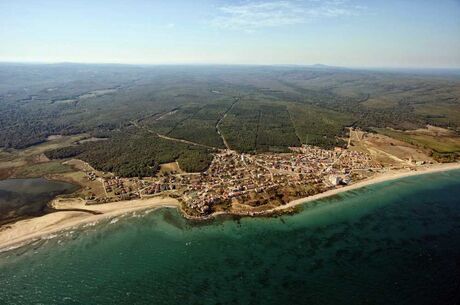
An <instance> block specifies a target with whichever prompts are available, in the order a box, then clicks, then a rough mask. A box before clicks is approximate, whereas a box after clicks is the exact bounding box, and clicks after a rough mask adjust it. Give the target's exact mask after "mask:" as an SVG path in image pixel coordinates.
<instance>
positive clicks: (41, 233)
mask: <svg viewBox="0 0 460 305" xmlns="http://www.w3.org/2000/svg"><path fill="white" fill-rule="evenodd" d="M456 169H460V163H446V164H436V165H430V166H425V167H419V168H417V170H399V171H388V172H387V173H383V174H377V175H376V176H374V177H371V178H369V179H366V180H362V181H359V182H356V183H354V184H351V185H348V186H344V187H340V188H335V189H331V190H328V191H326V192H323V193H319V194H316V195H313V196H309V197H305V198H300V199H296V200H293V201H291V202H289V203H288V204H285V205H282V206H278V207H275V208H272V209H268V210H264V211H260V212H251V211H248V212H216V213H213V214H211V215H208V216H205V217H194V216H190V215H186V214H185V213H184V212H183V211H182V209H181V208H180V203H179V201H177V200H176V199H173V198H171V197H154V198H149V199H136V200H130V201H119V202H112V203H106V204H100V205H90V206H87V205H84V203H83V202H82V203H81V206H80V207H81V208H82V209H84V210H87V211H92V212H99V213H100V214H96V215H94V214H89V213H87V212H78V211H65V210H63V211H60V212H54V213H51V214H47V215H44V216H40V217H36V218H31V219H26V220H20V221H18V222H15V223H13V224H11V225H7V226H5V227H2V228H0V252H3V251H7V250H10V249H14V248H17V247H20V246H22V245H25V244H28V243H30V242H33V241H36V240H39V239H44V238H46V237H47V236H49V235H52V234H54V233H57V232H60V231H63V230H67V229H71V228H75V227H79V226H82V225H84V224H88V223H94V222H98V221H100V220H103V219H107V218H111V217H116V216H121V215H124V214H128V213H133V212H137V211H144V210H150V209H156V208H160V207H170V208H178V209H179V211H180V212H181V214H182V215H183V216H184V217H185V218H187V219H190V220H209V219H212V218H214V217H216V216H219V215H235V216H269V215H273V214H274V213H278V212H283V211H287V210H290V209H292V208H294V207H296V206H299V205H302V204H304V203H307V202H310V201H314V200H319V199H323V198H327V197H331V196H334V195H337V194H339V193H342V192H346V191H350V190H355V189H358V188H362V187H366V186H369V185H373V184H376V183H381V182H385V181H391V180H397V179H400V178H405V177H410V176H416V175H423V174H430V173H436V172H443V171H449V170H456ZM72 207H73V208H75V207H76V206H75V204H72ZM77 207H78V206H77Z"/></svg>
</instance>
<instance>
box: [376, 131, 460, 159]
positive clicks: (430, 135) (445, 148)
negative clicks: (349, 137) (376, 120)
mask: <svg viewBox="0 0 460 305" xmlns="http://www.w3.org/2000/svg"><path fill="white" fill-rule="evenodd" d="M376 131H377V132H379V133H381V134H384V135H386V136H389V137H392V138H395V139H398V140H401V141H404V142H407V143H410V144H414V145H418V146H421V147H425V148H429V149H432V150H434V151H436V152H439V153H454V152H460V136H458V135H456V134H455V133H453V132H449V133H438V132H435V131H431V130H429V129H425V130H423V129H418V130H411V131H398V130H393V129H376Z"/></svg>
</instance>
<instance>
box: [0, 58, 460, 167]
mask: <svg viewBox="0 0 460 305" xmlns="http://www.w3.org/2000/svg"><path fill="white" fill-rule="evenodd" d="M459 97H460V76H459V75H455V74H450V75H447V74H446V75H442V74H440V75H439V74H438V75H436V76H430V75H426V74H409V73H393V72H375V71H361V70H349V69H339V68H327V67H326V68H324V67H321V68H315V67H281V66H280V67H264V66H259V67H256V66H252V67H251V66H233V67H232V66H195V67H193V66H120V65H113V66H112V65H76V64H60V65H14V64H0V147H3V148H5V149H21V148H25V147H28V146H31V145H34V144H37V143H40V142H43V141H46V140H47V138H48V137H49V136H51V135H70V134H80V133H86V134H89V135H90V136H96V137H107V138H109V140H107V141H101V142H94V143H84V144H80V145H74V146H71V147H69V148H63V149H60V150H57V151H51V152H48V153H47V154H48V155H49V156H50V157H53V158H66V157H71V156H78V157H79V158H82V159H84V160H86V161H88V162H90V163H91V164H92V165H94V166H95V167H96V168H98V169H102V170H105V171H114V172H117V173H118V174H119V175H124V176H143V175H150V174H151V173H153V172H155V171H156V170H157V168H158V165H159V164H160V163H163V162H169V161H171V160H177V161H178V162H179V163H180V164H181V167H182V168H183V169H185V170H187V171H199V170H202V169H204V168H206V167H207V166H208V165H209V162H210V160H211V159H212V157H210V154H209V152H210V151H211V150H212V149H220V148H225V143H224V140H225V141H226V143H227V145H229V147H230V148H231V149H235V150H237V151H241V152H248V153H259V152H266V151H274V152H278V151H286V150H287V148H288V147H289V146H299V145H301V144H302V143H308V144H311V145H317V146H320V147H325V148H331V147H334V146H340V145H343V144H344V142H343V140H342V139H341V138H342V137H343V136H344V132H345V127H347V126H357V127H361V128H363V129H368V130H371V128H375V127H376V128H384V127H392V128H395V129H402V130H407V129H416V128H420V127H424V126H425V125H426V124H432V125H436V126H442V127H447V128H450V129H452V130H453V131H455V132H457V133H458V132H459V131H460V110H459V109H460V99H459ZM180 141H183V142H180ZM447 157H448V156H447Z"/></svg>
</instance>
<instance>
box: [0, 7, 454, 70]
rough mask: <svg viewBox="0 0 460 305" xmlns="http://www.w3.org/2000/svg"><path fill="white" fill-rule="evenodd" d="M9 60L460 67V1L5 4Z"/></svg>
mask: <svg viewBox="0 0 460 305" xmlns="http://www.w3.org/2000/svg"><path fill="white" fill-rule="evenodd" d="M0 61H1V62H84V63H127V64H256V65H260V64H262V65H265V64H269V65H271V64H275V65H280V64H289V65H291V64H293V65H310V64H326V65H334V66H345V67H378V68H380V67H381V68H389V67H404V68H460V0H380V1H377V0H366V1H364V0H268V1H255V0H240V1H236V0H231V1H223V0H167V1H163V0H162V1H160V0H150V1H147V0H144V1H142V0H130V1H121V0H88V1H86V0H80V1H76V0H59V1H55V0H48V1H45V0H29V1H26V0H0Z"/></svg>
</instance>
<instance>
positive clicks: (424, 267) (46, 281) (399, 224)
mask: <svg viewBox="0 0 460 305" xmlns="http://www.w3.org/2000/svg"><path fill="white" fill-rule="evenodd" d="M459 302H460V171H451V172H445V173H437V174H430V175H423V176H416V177H410V178H405V179H400V180H396V181H392V182H385V183H381V184H378V185H374V186H370V187H366V188H363V189H360V190H355V191H351V192H348V193H344V194H341V195H339V196H335V197H333V198H330V199H325V200H321V201H316V202H313V203H308V204H307V205H305V206H304V208H303V210H302V211H301V212H299V213H297V214H295V215H286V216H282V217H277V218H242V219H239V220H237V219H231V218H221V219H218V220H215V221H212V222H209V223H206V224H195V223H190V222H187V221H185V220H184V219H183V218H182V217H181V216H180V215H178V213H177V211H176V210H174V209H161V210H157V211H154V212H151V213H149V214H146V215H143V214H142V215H141V214H138V215H137V216H136V217H132V216H129V217H123V218H121V219H119V220H118V221H115V220H107V221H105V222H104V223H101V224H98V225H96V226H93V227H89V228H86V229H85V230H78V231H76V232H73V233H69V232H68V233H67V234H64V235H62V236H58V237H56V238H54V239H51V240H48V241H46V242H40V243H39V244H35V245H33V246H28V247H25V248H20V249H17V250H14V251H12V252H6V253H2V254H0V304H111V305H115V304H187V305H188V304H458V303H459Z"/></svg>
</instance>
